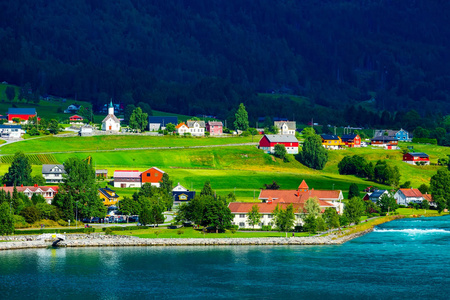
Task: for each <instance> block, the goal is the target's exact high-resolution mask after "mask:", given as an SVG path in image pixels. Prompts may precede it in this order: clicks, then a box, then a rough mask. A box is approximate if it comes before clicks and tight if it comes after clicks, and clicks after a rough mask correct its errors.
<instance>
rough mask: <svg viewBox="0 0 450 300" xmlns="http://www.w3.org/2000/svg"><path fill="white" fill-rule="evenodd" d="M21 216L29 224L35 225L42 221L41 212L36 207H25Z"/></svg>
mask: <svg viewBox="0 0 450 300" xmlns="http://www.w3.org/2000/svg"><path fill="white" fill-rule="evenodd" d="M20 214H21V215H22V216H23V217H24V218H25V221H26V222H27V223H34V222H36V221H38V220H39V219H40V215H39V210H38V209H37V208H36V207H35V206H29V207H25V208H24V209H23V210H22V211H21V212H20Z"/></svg>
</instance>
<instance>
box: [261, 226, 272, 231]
mask: <svg viewBox="0 0 450 300" xmlns="http://www.w3.org/2000/svg"><path fill="white" fill-rule="evenodd" d="M261 230H262V231H271V230H272V226H270V225H263V226H262V227H261Z"/></svg>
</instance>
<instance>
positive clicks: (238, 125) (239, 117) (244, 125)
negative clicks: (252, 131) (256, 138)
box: [234, 103, 248, 131]
mask: <svg viewBox="0 0 450 300" xmlns="http://www.w3.org/2000/svg"><path fill="white" fill-rule="evenodd" d="M235 118H236V119H235V121H234V128H235V129H236V130H242V131H245V130H247V129H248V113H247V111H246V110H245V106H244V103H241V104H239V108H238V110H237V111H236V114H235Z"/></svg>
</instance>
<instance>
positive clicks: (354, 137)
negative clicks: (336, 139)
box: [341, 134, 361, 148]
mask: <svg viewBox="0 0 450 300" xmlns="http://www.w3.org/2000/svg"><path fill="white" fill-rule="evenodd" d="M341 140H342V142H343V143H344V144H345V145H346V146H348V147H350V148H353V147H361V137H360V136H359V135H358V134H344V135H343V136H341Z"/></svg>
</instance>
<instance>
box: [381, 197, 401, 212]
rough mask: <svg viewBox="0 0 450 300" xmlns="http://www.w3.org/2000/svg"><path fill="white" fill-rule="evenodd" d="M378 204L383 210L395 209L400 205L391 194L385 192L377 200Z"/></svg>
mask: <svg viewBox="0 0 450 300" xmlns="http://www.w3.org/2000/svg"><path fill="white" fill-rule="evenodd" d="M377 206H378V207H379V208H380V210H381V211H382V212H390V211H395V210H396V209H397V207H398V205H397V201H396V200H395V198H394V197H393V196H392V195H391V194H384V195H383V196H381V197H380V199H378V200H377Z"/></svg>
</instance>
